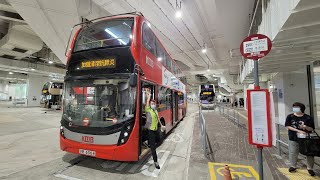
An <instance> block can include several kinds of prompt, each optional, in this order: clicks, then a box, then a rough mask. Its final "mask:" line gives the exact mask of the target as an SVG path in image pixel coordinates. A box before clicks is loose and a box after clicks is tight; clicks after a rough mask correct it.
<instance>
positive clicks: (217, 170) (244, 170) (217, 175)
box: [208, 162, 259, 180]
mask: <svg viewBox="0 0 320 180" xmlns="http://www.w3.org/2000/svg"><path fill="white" fill-rule="evenodd" d="M225 165H226V164H225V163H212V162H208V167H209V171H210V176H211V180H218V179H223V172H224V166H225ZM228 166H229V169H230V174H231V177H232V179H235V178H245V179H256V180H258V179H259V175H258V173H257V172H256V171H255V170H254V168H253V167H252V166H245V165H238V164H228Z"/></svg>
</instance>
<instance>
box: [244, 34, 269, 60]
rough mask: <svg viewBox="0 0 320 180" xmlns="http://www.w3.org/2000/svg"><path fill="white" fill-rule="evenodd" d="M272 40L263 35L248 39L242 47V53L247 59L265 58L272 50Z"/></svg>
mask: <svg viewBox="0 0 320 180" xmlns="http://www.w3.org/2000/svg"><path fill="white" fill-rule="evenodd" d="M271 47H272V42H271V40H270V38H268V37H267V36H266V35H263V34H253V35H250V36H248V37H246V38H245V39H244V40H243V41H242V43H241V45H240V52H241V54H242V56H243V57H244V58H246V59H253V60H258V59H261V58H263V57H265V56H266V55H267V54H268V53H269V52H270V50H271Z"/></svg>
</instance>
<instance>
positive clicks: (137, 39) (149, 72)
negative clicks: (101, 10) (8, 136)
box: [60, 15, 187, 161]
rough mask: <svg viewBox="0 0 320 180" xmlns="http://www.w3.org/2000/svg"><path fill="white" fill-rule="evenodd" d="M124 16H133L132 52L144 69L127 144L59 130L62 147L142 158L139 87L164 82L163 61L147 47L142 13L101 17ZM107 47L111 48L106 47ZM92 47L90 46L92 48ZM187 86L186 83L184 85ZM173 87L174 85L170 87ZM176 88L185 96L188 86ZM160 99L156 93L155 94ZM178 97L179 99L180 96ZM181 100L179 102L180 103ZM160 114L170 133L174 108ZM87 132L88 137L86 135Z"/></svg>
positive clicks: (181, 110) (97, 154)
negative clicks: (79, 138) (66, 134)
mask: <svg viewBox="0 0 320 180" xmlns="http://www.w3.org/2000/svg"><path fill="white" fill-rule="evenodd" d="M124 17H134V27H133V28H132V35H133V38H132V42H131V45H130V49H131V53H132V56H133V58H134V60H135V61H136V63H137V64H138V65H140V67H141V69H142V70H143V72H144V76H141V75H140V74H139V73H138V84H137V89H138V90H137V96H136V97H137V100H136V112H135V114H136V116H135V121H134V125H133V129H132V132H131V134H130V135H129V139H128V141H127V142H126V143H125V144H122V145H117V144H116V145H96V144H91V143H90V142H93V136H91V135H90V134H86V135H83V137H82V139H83V142H77V141H73V140H70V139H67V138H65V137H63V136H62V135H61V133H60V148H61V150H63V151H67V152H70V153H74V154H79V150H80V149H85V150H90V151H95V156H94V157H97V158H101V159H107V160H116V161H138V160H139V155H140V154H139V153H140V152H139V148H140V143H139V142H140V141H139V138H140V125H139V121H140V116H139V114H140V109H141V108H140V106H141V105H140V102H139V99H140V96H141V92H140V91H139V89H140V88H141V87H140V86H141V81H146V82H151V83H153V84H155V85H161V86H164V85H163V84H162V71H163V68H164V67H163V65H162V64H161V62H159V61H158V60H157V58H156V57H155V56H154V55H153V54H152V53H150V52H149V51H148V50H147V49H146V48H144V46H143V44H142V25H143V23H147V20H146V19H145V18H144V17H143V16H139V15H125V16H113V17H108V18H104V19H102V20H101V21H107V20H110V19H114V18H124ZM79 31H81V30H77V32H76V33H75V37H73V38H72V42H71V46H70V49H69V50H70V52H68V55H69V56H68V58H70V56H71V55H72V53H71V51H72V49H73V46H74V41H75V39H76V36H77V35H78V34H79ZM105 50H106V51H108V48H106V49H105ZM89 51H90V50H89ZM147 57H148V58H150V59H151V60H152V61H153V67H152V66H150V63H149V64H147V63H146V58H147ZM184 87H185V86H184ZM168 88H171V87H168ZM157 91H158V89H157V88H156V92H155V94H157V93H158V92H157ZM174 91H175V92H179V93H183V94H184V97H185V98H186V90H185V89H184V90H183V92H180V91H178V90H174ZM156 99H157V97H156ZM177 101H178V100H177ZM186 103H187V101H186V100H184V102H183V103H180V104H179V105H178V106H177V107H176V108H177V110H178V121H180V120H182V119H183V117H184V116H185V113H186ZM177 104H178V103H177ZM159 117H160V118H161V119H164V121H165V124H166V133H168V132H169V131H170V130H171V129H172V128H174V126H175V125H176V123H173V120H172V119H173V117H172V109H167V110H163V111H159ZM84 136H85V137H84Z"/></svg>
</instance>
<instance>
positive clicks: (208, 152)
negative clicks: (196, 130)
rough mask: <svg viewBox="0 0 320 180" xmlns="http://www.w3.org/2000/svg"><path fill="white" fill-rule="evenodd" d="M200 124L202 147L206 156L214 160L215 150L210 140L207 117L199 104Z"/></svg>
mask: <svg viewBox="0 0 320 180" xmlns="http://www.w3.org/2000/svg"><path fill="white" fill-rule="evenodd" d="M199 126H200V136H201V142H202V149H203V151H204V156H205V157H206V158H208V159H209V160H211V161H213V157H212V153H213V151H212V147H211V144H210V140H209V137H208V134H207V128H206V119H205V118H204V116H203V113H202V107H201V105H199Z"/></svg>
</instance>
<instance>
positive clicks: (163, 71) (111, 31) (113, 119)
mask: <svg viewBox="0 0 320 180" xmlns="http://www.w3.org/2000/svg"><path fill="white" fill-rule="evenodd" d="M73 31H74V33H72V34H74V37H73V38H72V40H71V43H68V44H70V45H69V47H68V49H67V52H66V53H67V57H68V62H67V73H66V77H65V93H64V102H63V116H62V120H61V128H60V147H61V149H62V150H63V151H67V152H70V153H74V154H81V155H87V156H92V157H97V158H102V159H107V160H117V161H138V160H139V158H141V157H142V156H144V155H146V154H147V153H148V151H149V150H148V147H147V146H144V145H143V144H144V141H145V140H146V139H148V138H147V137H146V133H145V132H146V129H144V124H145V122H146V117H145V112H144V109H145V103H146V102H145V101H146V96H145V90H146V88H147V89H148V90H149V89H150V90H151V93H152V97H153V98H154V99H156V101H157V108H158V111H159V118H160V120H161V121H162V123H163V124H165V127H166V130H165V131H161V130H160V129H161V128H158V129H159V131H158V135H159V138H158V142H159V143H160V142H161V141H162V140H163V139H164V138H165V134H166V133H168V132H169V131H170V130H171V129H172V128H174V127H175V126H176V125H177V123H178V122H179V121H180V120H182V119H183V118H184V117H185V115H186V106H187V101H186V97H187V96H186V86H185V82H184V81H185V78H184V77H183V74H182V72H181V70H180V69H179V68H178V66H177V64H176V63H175V61H174V60H173V59H172V58H171V57H170V55H169V53H168V52H167V51H166V49H165V48H164V46H163V45H162V43H161V42H160V40H159V39H158V38H157V37H156V35H155V34H154V33H153V31H152V26H151V24H150V23H149V22H148V21H147V20H146V19H145V18H144V17H143V16H142V15H140V14H137V13H128V14H122V15H116V16H109V17H103V18H98V19H95V20H91V21H87V22H84V23H80V24H77V25H75V26H74V30H73Z"/></svg>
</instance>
